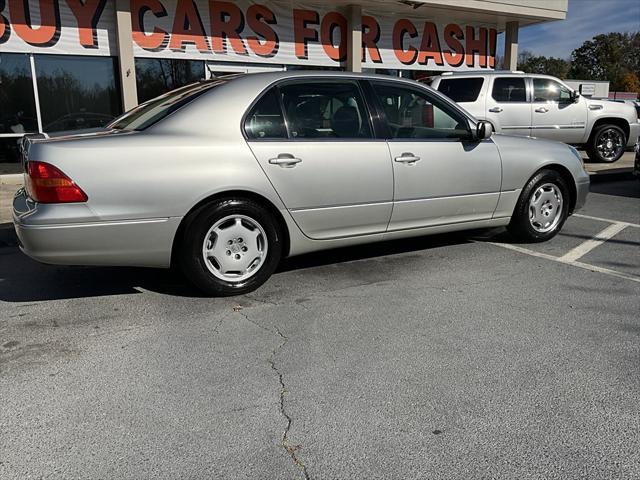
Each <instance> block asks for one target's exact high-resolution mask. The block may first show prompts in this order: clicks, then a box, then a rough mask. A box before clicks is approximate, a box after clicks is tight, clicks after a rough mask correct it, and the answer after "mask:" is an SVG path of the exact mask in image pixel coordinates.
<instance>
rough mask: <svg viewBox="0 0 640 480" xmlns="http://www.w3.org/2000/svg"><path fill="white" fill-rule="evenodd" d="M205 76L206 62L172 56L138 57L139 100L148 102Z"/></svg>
mask: <svg viewBox="0 0 640 480" xmlns="http://www.w3.org/2000/svg"><path fill="white" fill-rule="evenodd" d="M203 78H204V62H203V61H200V60H175V59H170V58H164V59H163V58H158V59H156V58H136V85H137V89H138V102H140V103H142V102H146V101H147V100H150V99H152V98H155V97H157V96H159V95H162V94H163V93H166V92H168V91H170V90H174V89H176V88H179V87H183V86H185V85H189V84H190V83H194V82H197V81H198V80H202V79H203Z"/></svg>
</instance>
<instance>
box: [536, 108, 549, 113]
mask: <svg viewBox="0 0 640 480" xmlns="http://www.w3.org/2000/svg"><path fill="white" fill-rule="evenodd" d="M548 111H549V109H548V108H547V107H538V108H536V112H538V113H547V112H548Z"/></svg>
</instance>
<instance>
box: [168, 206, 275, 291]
mask: <svg viewBox="0 0 640 480" xmlns="http://www.w3.org/2000/svg"><path fill="white" fill-rule="evenodd" d="M186 222H187V223H186V227H185V230H184V237H183V240H182V243H181V250H180V266H181V268H182V271H183V272H184V274H185V276H186V277H187V279H188V280H189V281H190V282H192V283H193V284H194V285H195V286H196V287H198V288H199V289H200V290H202V291H203V292H205V293H207V294H209V295H213V296H228V295H240V294H243V293H248V292H251V291H253V290H255V289H256V288H258V287H259V286H260V285H262V284H263V283H264V282H265V281H266V280H267V279H268V278H269V277H270V276H271V274H272V273H273V272H274V270H275V269H276V267H277V266H278V262H279V261H280V257H281V255H282V236H281V232H280V231H279V228H278V224H277V221H276V219H275V218H274V217H273V215H272V214H271V213H270V212H269V210H267V209H266V208H264V207H263V206H262V205H260V204H258V203H256V202H254V201H252V200H248V199H241V198H227V199H222V200H219V201H217V202H215V203H213V204H209V205H205V206H204V207H201V208H200V209H198V210H197V211H196V212H194V213H193V214H191V215H190V216H189V218H187V220H186Z"/></svg>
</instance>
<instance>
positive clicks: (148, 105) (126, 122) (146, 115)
mask: <svg viewBox="0 0 640 480" xmlns="http://www.w3.org/2000/svg"><path fill="white" fill-rule="evenodd" d="M223 83H226V80H215V81H210V82H198V83H193V84H191V85H187V86H186V87H182V88H179V89H177V90H173V91H171V92H168V93H165V94H164V95H160V96H159V97H156V98H154V99H151V100H149V101H147V102H145V103H143V104H141V105H138V106H137V107H136V108H134V109H133V110H129V111H128V112H127V113H125V114H124V115H121V116H120V117H118V118H116V119H115V120H114V121H113V122H112V123H111V124H110V125H108V127H109V128H113V129H116V130H144V129H145V128H148V127H150V126H151V125H153V124H154V123H157V122H159V121H160V120H162V119H163V118H165V117H167V116H168V115H170V114H171V113H173V112H175V111H176V110H178V109H179V108H181V107H183V106H184V105H186V104H187V103H189V102H192V101H193V100H195V99H196V98H198V97H199V96H200V95H202V94H203V93H205V92H207V91H209V90H211V89H212V88H214V87H217V86H219V85H222V84H223Z"/></svg>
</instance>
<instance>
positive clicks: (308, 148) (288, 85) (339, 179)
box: [245, 78, 393, 239]
mask: <svg viewBox="0 0 640 480" xmlns="http://www.w3.org/2000/svg"><path fill="white" fill-rule="evenodd" d="M283 112H284V117H283ZM285 119H286V124H285ZM245 134H246V136H247V140H248V143H249V146H250V147H251V150H252V151H253V153H254V155H255V156H256V158H257V159H258V162H259V163H260V165H261V167H262V168H263V170H264V172H265V173H266V175H267V176H268V177H269V180H270V181H271V183H272V184H273V186H274V187H275V189H276V191H277V192H278V194H279V195H280V197H281V198H282V201H283V203H284V204H285V205H286V207H287V209H288V210H289V211H290V212H291V215H292V216H293V218H294V220H295V221H296V223H297V224H298V226H299V227H300V229H301V230H302V231H303V232H304V233H305V234H306V235H307V236H309V237H310V238H314V239H329V238H338V237H345V236H352V235H364V234H371V233H380V232H384V231H385V230H386V227H387V225H388V223H389V219H390V217H391V209H392V202H393V171H392V166H391V159H390V156H389V150H388V148H387V145H386V143H385V141H384V140H383V139H381V140H376V139H375V138H374V135H373V127H372V124H371V116H370V114H369V111H368V109H367V105H366V103H365V101H364V97H363V94H362V91H361V88H360V85H359V83H358V81H357V80H355V79H354V80H350V79H330V78H323V79H317V80H316V79H313V78H306V79H304V80H295V81H287V82H284V83H281V84H279V85H277V86H275V87H273V88H272V89H271V90H270V91H268V92H267V93H266V94H264V95H263V96H262V98H261V99H260V100H259V101H258V102H257V104H256V105H255V107H254V108H253V109H252V110H251V111H250V112H249V114H248V115H247V118H246V120H245Z"/></svg>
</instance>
